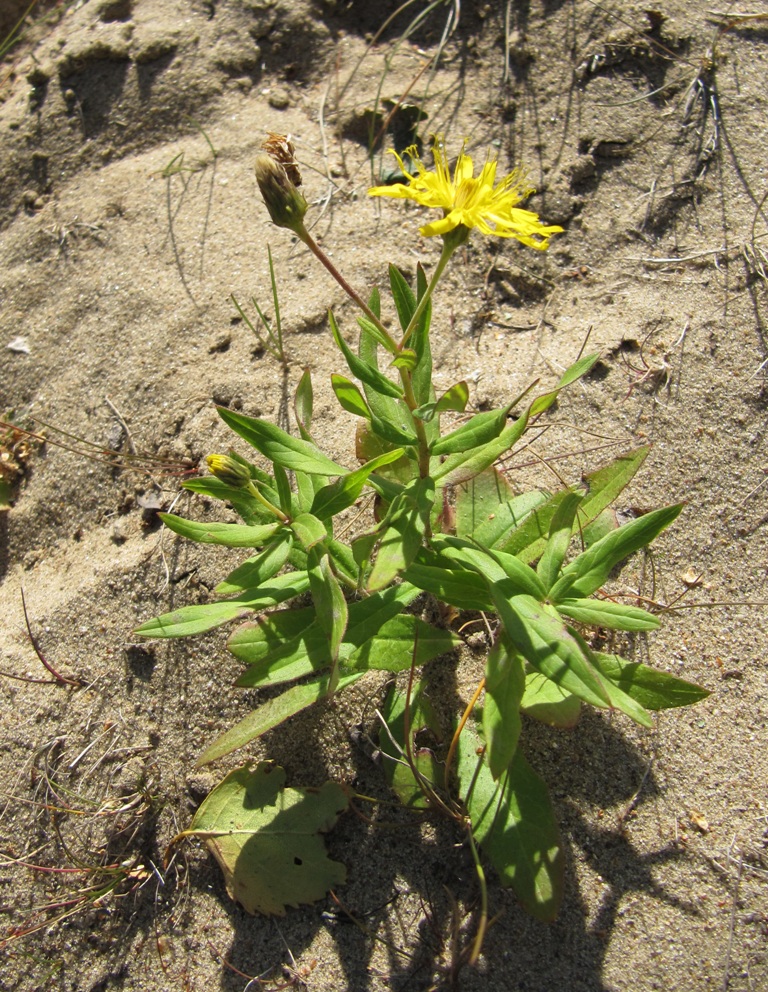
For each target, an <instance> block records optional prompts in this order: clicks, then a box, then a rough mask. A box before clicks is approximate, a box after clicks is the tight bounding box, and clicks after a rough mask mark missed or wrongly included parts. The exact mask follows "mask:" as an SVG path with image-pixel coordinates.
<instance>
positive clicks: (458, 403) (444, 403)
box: [413, 380, 469, 424]
mask: <svg viewBox="0 0 768 992" xmlns="http://www.w3.org/2000/svg"><path fill="white" fill-rule="evenodd" d="M468 400H469V386H468V385H467V384H466V382H464V381H463V380H462V381H461V382H457V383H454V385H453V386H451V387H450V388H449V389H447V390H446V391H445V392H444V393H443V395H442V396H441V397H440V399H439V400H436V401H435V402H433V403H425V404H424V405H423V406H420V407H419V408H418V409H416V410H414V411H413V415H414V417H418V418H419V420H423V421H424V423H425V424H428V423H429V422H430V421H431V420H433V419H434V417H435V415H436V414H438V413H444V412H445V411H446V410H455V411H456V412H457V413H464V410H465V409H466V406H467V402H468Z"/></svg>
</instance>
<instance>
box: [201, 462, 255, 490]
mask: <svg viewBox="0 0 768 992" xmlns="http://www.w3.org/2000/svg"><path fill="white" fill-rule="evenodd" d="M205 460H206V462H207V464H208V469H209V471H211V472H212V473H213V474H214V475H215V476H216V478H217V479H221V481H222V482H226V484H227V485H228V486H235V487H236V488H237V489H245V487H246V486H248V485H249V484H250V481H251V473H250V472H249V471H248V469H247V468H246V466H245V465H243V464H242V463H241V462H239V461H237V460H236V459H235V458H232V457H231V456H230V455H208V457H207V458H206V459H205Z"/></svg>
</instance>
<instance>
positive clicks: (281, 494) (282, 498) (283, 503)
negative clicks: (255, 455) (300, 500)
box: [273, 464, 294, 517]
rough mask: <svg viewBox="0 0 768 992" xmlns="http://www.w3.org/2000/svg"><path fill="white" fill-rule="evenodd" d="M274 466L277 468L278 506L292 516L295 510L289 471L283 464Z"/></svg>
mask: <svg viewBox="0 0 768 992" xmlns="http://www.w3.org/2000/svg"><path fill="white" fill-rule="evenodd" d="M273 468H274V470H275V488H276V489H277V497H278V501H279V502H278V506H279V507H280V509H281V510H282V511H283V513H284V514H285V515H286V516H288V517H290V516H292V514H293V512H294V505H293V493H292V492H291V484H290V482H289V481H288V473H287V472H286V471H285V469H284V468H283V467H282V465H278V464H275V465H274V466H273Z"/></svg>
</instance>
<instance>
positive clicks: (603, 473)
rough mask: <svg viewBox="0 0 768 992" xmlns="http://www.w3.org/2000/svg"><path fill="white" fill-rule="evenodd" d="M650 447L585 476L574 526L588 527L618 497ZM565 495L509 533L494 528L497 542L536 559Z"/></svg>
mask: <svg viewBox="0 0 768 992" xmlns="http://www.w3.org/2000/svg"><path fill="white" fill-rule="evenodd" d="M649 451H650V448H647V447H645V448H637V449H636V450H635V451H630V452H629V453H628V454H626V455H621V456H619V457H618V458H617V459H616V460H615V461H613V462H611V463H610V465H606V466H605V467H604V468H601V469H598V470H597V471H596V472H592V473H590V474H589V475H587V476H586V477H585V479H584V485H585V487H586V494H585V496H584V498H583V500H582V502H581V505H580V507H579V512H578V515H577V517H576V521H575V524H574V529H576V528H577V527H585V526H586V525H587V524H588V523H589V522H590V521H591V520H594V519H595V517H597V515H598V514H599V513H602V511H603V510H604V509H605V508H606V507H607V506H608V505H609V504H610V503H612V502H613V501H614V500H615V499H616V497H617V496H618V495H619V494H620V493H621V492H622V491H623V490H624V488H625V487H626V486H627V485H628V484H629V482H630V481H631V479H632V478H633V476H634V475H635V473H636V472H637V470H638V469H639V468H640V466H641V465H642V464H643V462H644V461H645V459H646V457H647V455H648V452H649ZM566 497H567V491H566V492H560V493H556V494H555V495H554V496H552V497H551V498H550V499H549V501H548V502H547V503H545V504H543V505H541V506H539V507H537V508H536V510H535V512H533V513H531V514H529V515H528V516H527V517H526V518H525V520H524V521H523V522H522V523H521V522H519V521H517V522H515V521H512V522H511V526H510V527H509V528H508V529H507V531H506V534H502V533H501V532H500V531H499V530H498V529H496V528H494V538H495V539H494V542H493V543H494V545H495V546H496V547H498V548H500V549H501V550H503V551H508V552H510V553H511V554H515V555H517V556H518V557H519V558H520V559H521V560H522V561H535V560H536V559H537V558H538V557H539V556H540V555H541V554H542V552H543V551H544V547H545V545H546V543H547V537H548V535H549V527H550V523H551V521H552V517H553V516H554V515H555V513H556V512H557V508H558V507H559V506H560V504H561V503H562V502H563V500H565V499H566ZM495 523H496V522H495V521H494V524H495ZM475 537H476V538H477V540H478V541H483V542H486V540H487V535H486V534H484V533H483V534H480V533H478V534H476V535H475Z"/></svg>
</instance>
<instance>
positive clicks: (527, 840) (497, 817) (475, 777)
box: [457, 724, 564, 921]
mask: <svg viewBox="0 0 768 992" xmlns="http://www.w3.org/2000/svg"><path fill="white" fill-rule="evenodd" d="M481 751H482V741H481V740H480V738H479V737H477V736H476V735H475V733H474V732H473V730H472V728H471V726H470V724H467V726H466V727H465V728H464V730H463V731H462V733H461V737H460V738H459V755H458V768H457V771H458V775H459V787H460V790H461V796H462V798H463V800H464V803H465V805H466V807H467V811H468V812H469V818H470V821H471V823H472V830H473V832H474V835H475V838H476V839H477V841H478V842H479V843H480V845H481V847H482V849H483V851H484V852H485V853H486V855H487V856H488V857H489V858H490V860H491V863H492V864H493V867H494V868H495V869H496V871H497V872H498V875H499V878H500V879H501V883H502V885H505V886H509V887H511V888H512V889H513V890H514V892H515V895H516V896H517V898H518V899H519V900H520V902H521V903H522V904H523V906H524V907H525V909H527V910H528V912H529V913H531V915H532V916H535V917H536V918H537V919H539V920H544V921H549V920H553V919H554V918H555V917H556V916H557V913H558V910H559V909H560V905H561V903H562V899H563V876H564V861H563V852H562V846H561V841H560V831H559V830H558V827H557V822H556V820H555V814H554V810H553V809H552V803H551V802H550V799H549V794H548V792H547V787H546V785H545V784H544V782H543V781H542V779H541V778H539V776H538V775H537V774H536V773H535V772H534V771H533V769H532V768H531V766H530V765H529V764H528V762H527V761H526V760H525V758H524V757H523V755H522V754H521V752H520V750H517V751H516V752H515V756H514V758H513V759H512V762H511V764H510V766H509V768H508V769H507V772H506V773H505V774H504V775H503V776H502V778H501V779H500V780H499V781H498V782H496V781H494V778H493V776H492V775H491V771H490V769H489V767H488V765H487V763H486V762H485V761H484V760H483V758H482V756H481V757H478V754H479V753H480V752H481Z"/></svg>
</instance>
